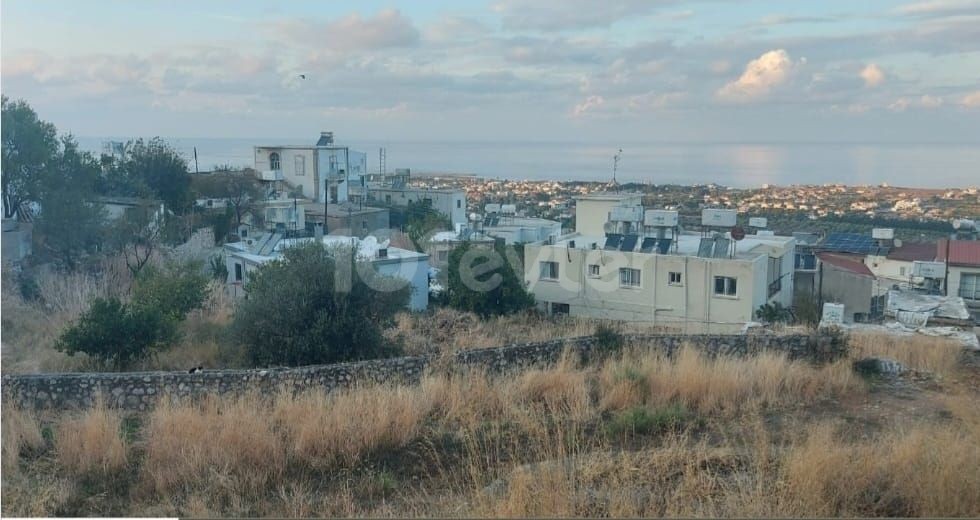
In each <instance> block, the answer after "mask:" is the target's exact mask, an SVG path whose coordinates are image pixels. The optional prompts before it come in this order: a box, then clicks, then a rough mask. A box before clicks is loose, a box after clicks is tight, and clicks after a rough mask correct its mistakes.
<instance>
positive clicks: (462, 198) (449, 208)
mask: <svg viewBox="0 0 980 520" xmlns="http://www.w3.org/2000/svg"><path fill="white" fill-rule="evenodd" d="M368 197H369V199H370V200H376V201H378V202H380V203H383V204H391V205H393V206H407V205H408V203H409V202H411V203H412V204H418V203H420V202H423V201H424V200H425V199H430V200H431V201H432V209H434V210H436V211H438V212H439V213H442V214H443V215H446V216H447V217H449V220H450V221H451V222H452V225H453V226H455V225H456V224H465V223H466V222H467V218H466V192H465V191H463V190H427V189H423V188H404V189H399V188H370V189H369V190H368Z"/></svg>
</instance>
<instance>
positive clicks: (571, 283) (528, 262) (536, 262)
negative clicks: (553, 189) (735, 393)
mask: <svg viewBox="0 0 980 520" xmlns="http://www.w3.org/2000/svg"><path fill="white" fill-rule="evenodd" d="M787 256H789V260H788V262H792V249H790V252H789V253H788V254H787ZM524 258H525V264H524V269H525V277H524V278H525V281H526V282H527V283H528V285H529V290H530V291H531V292H532V293H534V297H535V299H536V300H537V301H538V302H539V303H540V304H541V305H542V308H543V309H544V310H546V311H547V310H548V309H547V307H548V306H549V305H550V304H551V303H553V302H557V303H562V304H568V305H569V314H571V315H573V316H587V317H594V318H602V319H614V320H624V321H639V322H649V323H654V324H662V325H667V326H671V327H677V328H680V329H681V330H683V331H684V332H691V333H693V332H701V333H734V332H738V331H740V330H741V328H742V327H743V325H744V324H745V323H746V322H749V321H752V320H753V319H754V313H755V310H756V309H758V308H759V306H760V305H762V304H763V303H765V302H766V301H767V300H768V292H767V291H768V287H767V283H766V270H767V268H768V257H767V256H765V255H760V256H757V257H755V258H753V259H718V258H698V257H692V256H680V255H656V254H648V253H635V252H634V253H627V252H621V251H616V252H613V251H604V250H602V249H568V248H566V247H564V246H550V245H545V244H529V245H526V246H525V247H524ZM545 261H553V262H557V263H558V266H559V267H558V269H559V273H558V280H543V279H541V278H540V272H541V271H540V269H541V267H540V266H541V262H545ZM589 265H598V266H599V272H600V274H599V277H598V278H594V277H591V276H589V274H588V272H589V271H588V266H589ZM620 268H632V269H639V270H640V272H641V276H640V286H639V287H621V286H620V284H619V270H620ZM671 272H678V273H681V280H682V281H681V283H679V284H670V283H669V273H671ZM790 272H791V271H790ZM716 276H727V277H732V278H735V279H736V280H737V283H738V289H737V293H736V294H735V295H734V296H724V295H716V294H714V278H715V277H716ZM785 286H788V287H784V291H785V293H786V295H785V297H783V296H781V295H777V297H778V298H780V299H782V298H785V300H786V303H787V304H788V303H789V301H791V298H792V283H791V282H790V283H787V284H785ZM787 289H788V290H787Z"/></svg>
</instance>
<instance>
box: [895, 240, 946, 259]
mask: <svg viewBox="0 0 980 520" xmlns="http://www.w3.org/2000/svg"><path fill="white" fill-rule="evenodd" d="M886 258H888V259H889V260H899V261H904V262H932V261H933V260H935V259H936V243H935V242H905V243H903V244H902V245H901V246H900V247H896V248H893V249H892V250H891V251H889V252H888V255H887V256H886Z"/></svg>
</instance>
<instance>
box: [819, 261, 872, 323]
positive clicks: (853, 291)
mask: <svg viewBox="0 0 980 520" xmlns="http://www.w3.org/2000/svg"><path fill="white" fill-rule="evenodd" d="M822 277H823V280H822V281H821V280H820V275H818V281H817V285H818V290H820V291H821V296H823V300H824V301H825V302H834V303H843V304H844V321H846V322H848V323H850V322H853V321H854V314H855V313H864V314H868V313H870V312H871V297H872V291H873V290H874V287H873V285H874V278H872V277H871V276H867V275H861V274H857V273H852V272H851V271H847V270H845V269H839V268H837V267H834V266H832V265H830V264H828V263H823V275H822Z"/></svg>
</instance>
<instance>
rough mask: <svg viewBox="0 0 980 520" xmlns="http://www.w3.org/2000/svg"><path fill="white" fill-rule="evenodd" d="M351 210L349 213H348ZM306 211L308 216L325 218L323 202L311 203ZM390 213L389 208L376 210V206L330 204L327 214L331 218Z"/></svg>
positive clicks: (306, 207)
mask: <svg viewBox="0 0 980 520" xmlns="http://www.w3.org/2000/svg"><path fill="white" fill-rule="evenodd" d="M348 210H349V211H348ZM305 211H306V214H307V215H313V216H317V217H322V216H323V203H322V202H310V203H307V205H306V206H305ZM385 211H388V209H387V208H376V207H374V206H359V205H357V204H350V205H347V204H328V205H327V212H328V213H329V215H330V216H331V217H346V216H348V215H351V216H354V215H368V214H371V213H380V212H385Z"/></svg>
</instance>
